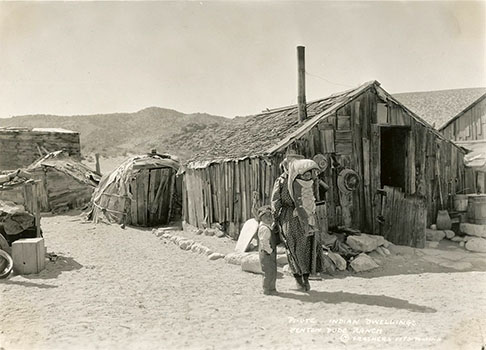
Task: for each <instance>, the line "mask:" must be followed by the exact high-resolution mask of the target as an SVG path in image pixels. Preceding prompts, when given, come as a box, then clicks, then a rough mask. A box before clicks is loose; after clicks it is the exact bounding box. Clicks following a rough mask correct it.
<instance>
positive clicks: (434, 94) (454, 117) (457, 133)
mask: <svg viewBox="0 0 486 350" xmlns="http://www.w3.org/2000/svg"><path fill="white" fill-rule="evenodd" d="M394 96H395V97H396V98H397V99H398V100H399V101H401V102H403V103H404V104H405V105H406V106H407V107H408V108H410V109H411V110H412V111H414V112H416V113H417V114H419V115H420V116H423V117H424V118H425V119H426V120H427V121H428V122H429V123H430V124H433V125H435V127H436V128H437V129H438V130H439V131H440V132H441V133H442V134H443V135H444V136H445V137H446V138H447V139H449V140H452V141H454V142H455V143H456V144H458V145H459V146H462V147H464V148H466V149H467V150H468V151H472V153H470V154H468V156H467V158H468V159H471V161H466V164H470V165H471V167H472V168H473V169H474V175H473V178H474V179H475V181H472V182H468V184H467V186H466V188H464V189H463V193H477V192H480V193H486V174H485V172H484V168H483V166H482V163H484V162H482V161H481V160H480V158H481V159H482V158H483V156H482V154H483V153H485V152H484V151H485V150H486V88H466V89H452V90H439V91H428V92H409V93H402V94H395V95H394ZM478 165H479V166H478Z"/></svg>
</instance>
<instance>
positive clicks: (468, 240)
mask: <svg viewBox="0 0 486 350" xmlns="http://www.w3.org/2000/svg"><path fill="white" fill-rule="evenodd" d="M459 229H460V230H461V232H462V233H464V234H466V236H464V240H463V241H462V242H464V247H465V248H466V249H467V250H470V251H472V252H477V253H486V225H475V224H468V223H463V224H461V225H460V226H459ZM462 242H460V243H459V244H461V243H462Z"/></svg>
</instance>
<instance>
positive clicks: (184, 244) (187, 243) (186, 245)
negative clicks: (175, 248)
mask: <svg viewBox="0 0 486 350" xmlns="http://www.w3.org/2000/svg"><path fill="white" fill-rule="evenodd" d="M193 244H194V241H193V240H192V239H187V240H181V241H179V248H181V249H182V250H190V249H191V246H192V245H193Z"/></svg>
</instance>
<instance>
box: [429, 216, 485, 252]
mask: <svg viewBox="0 0 486 350" xmlns="http://www.w3.org/2000/svg"><path fill="white" fill-rule="evenodd" d="M459 230H460V232H461V234H463V236H457V235H456V234H455V233H454V231H451V230H445V231H441V230H437V229H436V226H435V225H432V226H431V228H430V229H426V231H425V234H426V239H427V247H428V248H437V247H438V245H439V242H440V241H442V240H443V239H448V240H450V241H452V242H456V243H458V244H459V246H461V247H464V248H465V249H467V250H469V251H472V252H478V253H486V225H476V224H470V223H461V224H460V226H459Z"/></svg>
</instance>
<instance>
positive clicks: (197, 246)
mask: <svg viewBox="0 0 486 350" xmlns="http://www.w3.org/2000/svg"><path fill="white" fill-rule="evenodd" d="M200 249H201V245H200V244H199V243H194V244H193V245H192V246H191V251H192V252H194V253H199V250H200Z"/></svg>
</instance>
